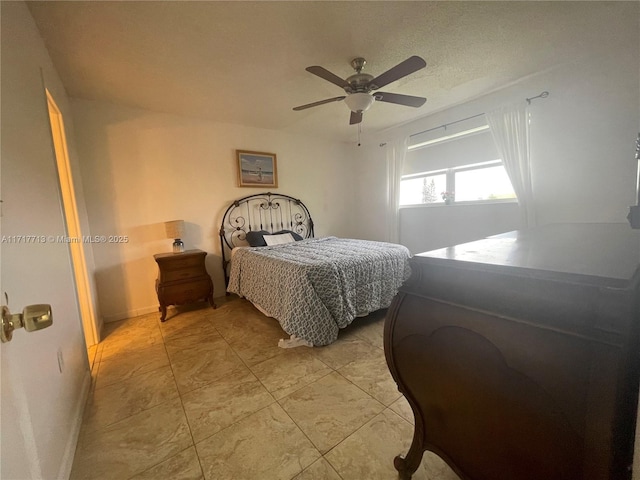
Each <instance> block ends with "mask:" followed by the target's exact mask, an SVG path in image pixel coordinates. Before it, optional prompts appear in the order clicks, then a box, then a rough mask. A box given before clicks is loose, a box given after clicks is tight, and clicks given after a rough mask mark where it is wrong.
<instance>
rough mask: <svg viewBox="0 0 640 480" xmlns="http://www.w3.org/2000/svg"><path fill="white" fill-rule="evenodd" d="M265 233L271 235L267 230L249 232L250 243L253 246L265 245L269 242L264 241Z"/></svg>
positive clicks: (248, 239)
mask: <svg viewBox="0 0 640 480" xmlns="http://www.w3.org/2000/svg"><path fill="white" fill-rule="evenodd" d="M265 235H271V234H270V233H269V232H267V231H266V230H255V231H252V232H247V235H246V239H247V242H249V245H251V246H252V247H265V246H266V245H267V244H266V242H265V241H264V236H265Z"/></svg>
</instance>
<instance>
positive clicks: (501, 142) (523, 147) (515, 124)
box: [485, 102, 536, 228]
mask: <svg viewBox="0 0 640 480" xmlns="http://www.w3.org/2000/svg"><path fill="white" fill-rule="evenodd" d="M485 115H486V117H487V123H488V124H489V127H490V128H491V134H492V136H493V141H494V142H495V144H496V147H497V149H498V153H500V156H501V157H502V161H503V162H504V167H505V170H506V171H507V174H508V175H509V179H510V180H511V184H512V185H513V190H514V191H515V193H516V195H517V197H518V203H519V204H520V210H521V212H522V224H523V227H524V228H527V227H534V226H535V225H536V213H535V204H534V198H533V188H532V182H531V163H530V158H529V112H528V109H527V105H526V104H525V103H524V102H522V103H517V104H511V105H505V106H503V107H500V108H498V109H496V110H494V111H492V112H488V113H486V114H485Z"/></svg>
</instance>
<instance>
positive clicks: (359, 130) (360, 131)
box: [358, 123, 362, 146]
mask: <svg viewBox="0 0 640 480" xmlns="http://www.w3.org/2000/svg"><path fill="white" fill-rule="evenodd" d="M361 133H362V124H361V123H359V124H358V146H360V145H361V144H360V134H361Z"/></svg>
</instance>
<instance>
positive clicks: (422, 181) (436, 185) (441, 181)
mask: <svg viewBox="0 0 640 480" xmlns="http://www.w3.org/2000/svg"><path fill="white" fill-rule="evenodd" d="M446 189H447V175H446V173H441V174H438V175H428V176H425V177H417V178H409V179H405V180H402V181H401V182H400V205H417V204H421V203H443V202H444V200H443V199H442V195H441V194H442V192H444V191H445V190H446Z"/></svg>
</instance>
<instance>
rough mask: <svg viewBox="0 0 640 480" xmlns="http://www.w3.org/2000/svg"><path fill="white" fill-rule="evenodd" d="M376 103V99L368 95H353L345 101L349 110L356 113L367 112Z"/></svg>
mask: <svg viewBox="0 0 640 480" xmlns="http://www.w3.org/2000/svg"><path fill="white" fill-rule="evenodd" d="M375 101H376V99H375V98H374V97H373V96H372V95H369V94H368V93H352V94H351V95H348V96H347V98H345V99H344V103H346V104H347V107H349V110H351V111H352V112H356V113H361V112H366V111H367V110H369V108H370V107H371V105H373V102H375Z"/></svg>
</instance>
